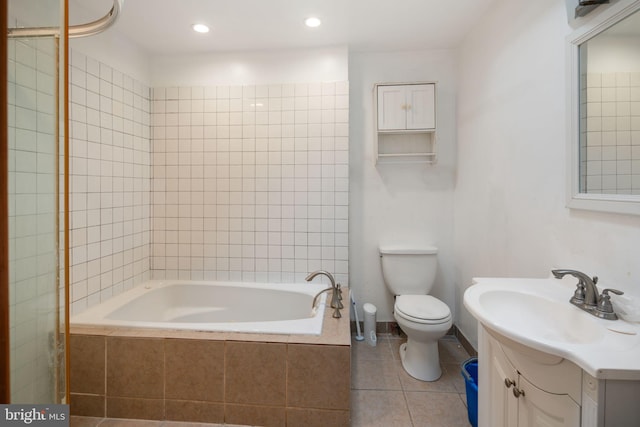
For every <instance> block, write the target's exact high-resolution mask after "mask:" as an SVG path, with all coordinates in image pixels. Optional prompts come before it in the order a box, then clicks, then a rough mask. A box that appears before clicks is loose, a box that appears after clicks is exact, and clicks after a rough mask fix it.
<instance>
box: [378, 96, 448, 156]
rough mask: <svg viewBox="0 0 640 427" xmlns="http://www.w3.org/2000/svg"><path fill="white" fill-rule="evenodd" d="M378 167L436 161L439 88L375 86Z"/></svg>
mask: <svg viewBox="0 0 640 427" xmlns="http://www.w3.org/2000/svg"><path fill="white" fill-rule="evenodd" d="M374 95H375V96H374V104H375V112H376V113H375V119H376V120H375V122H376V125H375V127H376V129H375V136H376V137H375V144H376V163H406V162H412V163H415V162H420V163H433V162H435V160H436V134H435V132H436V84H435V83H405V84H394V83H379V84H376V85H375V86H374Z"/></svg>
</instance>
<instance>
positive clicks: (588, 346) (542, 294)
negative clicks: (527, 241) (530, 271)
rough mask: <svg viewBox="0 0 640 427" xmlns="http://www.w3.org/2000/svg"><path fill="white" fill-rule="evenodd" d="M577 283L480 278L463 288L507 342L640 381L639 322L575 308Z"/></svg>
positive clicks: (597, 373) (601, 374)
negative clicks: (612, 318) (601, 317)
mask: <svg viewBox="0 0 640 427" xmlns="http://www.w3.org/2000/svg"><path fill="white" fill-rule="evenodd" d="M575 285H576V283H575V278H568V279H562V280H558V279H555V278H552V277H550V278H546V279H520V278H478V279H474V285H473V286H470V287H469V288H467V290H466V291H465V293H464V306H465V307H466V308H467V310H469V313H471V315H473V317H475V318H476V319H477V320H478V322H479V326H481V327H482V328H484V329H485V330H486V332H488V333H489V334H491V335H492V336H493V337H494V338H496V339H497V340H498V341H501V342H502V343H503V344H505V345H514V344H519V345H521V346H524V348H529V349H532V350H536V351H537V352H538V353H536V354H546V355H551V356H554V357H557V358H560V359H559V360H561V359H562V358H566V359H568V360H570V361H572V362H574V363H576V364H577V365H578V366H580V367H581V368H582V369H584V370H585V371H586V372H588V373H589V374H590V375H592V376H593V377H595V378H624V379H628V378H630V377H634V378H636V377H637V378H638V379H639V380H640V370H639V369H638V367H637V366H638V365H637V360H638V358H640V338H639V337H640V324H638V323H629V322H625V321H624V320H605V319H599V318H597V317H595V316H592V315H591V314H589V313H587V312H585V311H583V310H581V309H579V308H578V307H575V306H574V305H572V304H571V303H570V302H569V299H570V298H571V296H572V295H573V292H574V290H575ZM533 353H535V352H532V354H533ZM536 357H537V356H536ZM545 357H546V356H545ZM554 363H555V362H554Z"/></svg>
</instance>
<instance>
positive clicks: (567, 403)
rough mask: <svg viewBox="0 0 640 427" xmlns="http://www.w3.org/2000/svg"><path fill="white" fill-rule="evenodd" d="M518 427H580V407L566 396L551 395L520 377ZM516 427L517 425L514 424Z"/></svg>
mask: <svg viewBox="0 0 640 427" xmlns="http://www.w3.org/2000/svg"><path fill="white" fill-rule="evenodd" d="M518 386H519V389H520V390H522V391H523V392H524V395H522V396H520V397H519V398H518V403H519V406H518V424H517V425H518V427H579V426H580V406H579V405H578V404H577V403H576V402H574V401H573V399H571V398H570V397H569V396H568V395H566V394H551V393H547V392H546V391H544V390H541V389H539V388H537V387H536V386H534V385H533V384H531V383H530V382H529V381H527V380H526V379H525V378H524V377H522V376H520V380H519V384H518ZM514 425H515V424H514Z"/></svg>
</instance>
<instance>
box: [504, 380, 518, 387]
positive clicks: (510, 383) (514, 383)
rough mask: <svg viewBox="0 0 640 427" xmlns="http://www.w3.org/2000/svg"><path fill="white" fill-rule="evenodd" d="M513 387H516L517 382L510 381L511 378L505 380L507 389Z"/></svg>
mask: <svg viewBox="0 0 640 427" xmlns="http://www.w3.org/2000/svg"><path fill="white" fill-rule="evenodd" d="M512 385H516V382H515V381H514V380H512V379H509V378H505V379H504V386H505V387H506V388H509V387H511V386H512Z"/></svg>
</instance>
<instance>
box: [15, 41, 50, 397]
mask: <svg viewBox="0 0 640 427" xmlns="http://www.w3.org/2000/svg"><path fill="white" fill-rule="evenodd" d="M8 48H9V63H8V71H9V82H8V89H9V117H8V119H9V153H8V160H9V259H10V268H9V272H10V286H9V294H10V307H9V312H10V323H11V331H10V343H11V370H12V372H11V388H12V390H11V394H12V395H11V400H12V402H16V403H21V402H51V401H53V399H54V395H53V393H54V387H53V381H52V377H51V366H50V364H51V361H52V357H53V356H52V353H53V351H54V348H53V340H52V337H53V336H54V335H53V334H54V333H55V330H56V297H57V292H56V291H57V290H56V287H57V284H58V281H57V277H58V270H57V269H58V264H57V246H56V234H55V233H56V220H57V216H56V214H55V212H56V197H57V195H56V186H55V179H56V173H57V169H56V164H57V157H56V143H57V141H56V136H55V98H54V96H55V90H56V83H57V81H56V79H55V63H56V58H55V46H54V43H53V40H47V39H44V38H43V39H36V40H9V42H8Z"/></svg>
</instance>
